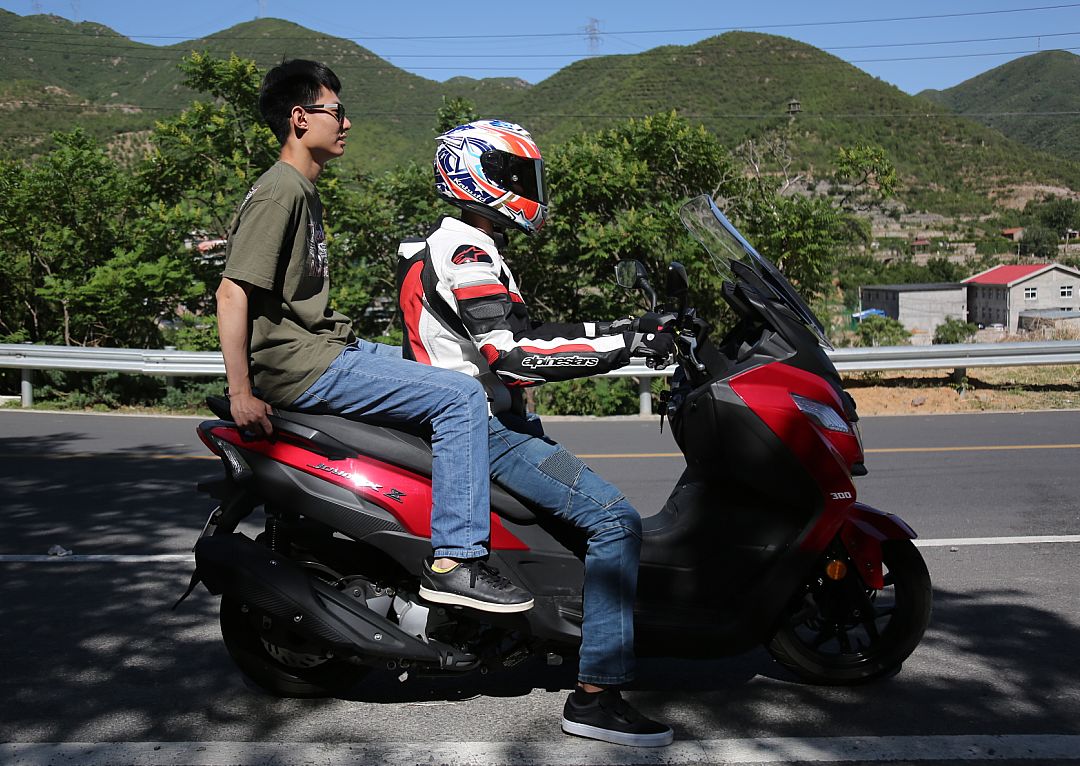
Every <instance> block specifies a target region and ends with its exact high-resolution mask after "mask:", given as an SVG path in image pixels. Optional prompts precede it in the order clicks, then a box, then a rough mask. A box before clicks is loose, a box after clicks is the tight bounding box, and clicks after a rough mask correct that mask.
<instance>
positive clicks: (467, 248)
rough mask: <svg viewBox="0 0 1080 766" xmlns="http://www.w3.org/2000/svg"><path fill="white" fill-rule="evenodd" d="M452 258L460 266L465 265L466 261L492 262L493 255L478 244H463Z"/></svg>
mask: <svg viewBox="0 0 1080 766" xmlns="http://www.w3.org/2000/svg"><path fill="white" fill-rule="evenodd" d="M450 260H451V261H453V262H454V263H455V264H456V265H458V266H464V265H465V264H466V263H491V256H490V255H488V254H487V253H486V252H484V251H483V250H481V249H480V248H479V247H477V246H476V245H462V246H461V247H459V248H458V249H457V250H455V251H454V254H453V255H452V256H450Z"/></svg>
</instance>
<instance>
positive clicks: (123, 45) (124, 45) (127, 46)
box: [0, 30, 1080, 61]
mask: <svg viewBox="0 0 1080 766" xmlns="http://www.w3.org/2000/svg"><path fill="white" fill-rule="evenodd" d="M5 35H39V36H44V37H46V38H47V37H49V36H50V33H46V32H17V31H13V30H0V39H2V38H3V37H4V36H5ZM1078 35H1080V31H1078V32H1047V33H1040V34H1030V35H1009V36H1004V37H971V38H962V39H957V40H927V41H919V42H914V41H912V42H890V43H863V44H860V45H838V46H830V47H824V48H819V49H818V50H822V51H825V52H830V51H842V50H867V49H877V48H912V47H921V46H932V45H967V44H971V43H987V42H1007V41H1013V40H1036V39H1041V38H1044V37H1075V36H1078ZM217 39H221V38H217ZM245 39H248V38H245ZM260 39H264V38H260ZM275 39H288V38H275ZM296 39H299V38H296ZM317 39H320V40H336V39H343V38H332V37H322V38H317ZM23 42H24V43H31V44H34V43H38V44H40V43H42V42H44V43H45V44H48V42H49V41H48V40H44V41H39V40H25V41H23ZM64 48H65V51H66V50H68V49H70V48H91V49H93V50H94V51H101V52H102V55H107V53H106V51H108V50H109V49H112V48H115V49H116V50H118V51H124V50H134V51H140V52H144V53H160V54H161V55H162V57H168V56H171V55H173V54H174V53H175V52H176V50H177V49H178V48H179V46H170V47H168V48H155V47H154V46H152V45H143V44H140V43H137V42H134V41H130V40H124V41H120V40H116V41H111V40H110V41H94V42H90V41H85V42H70V43H64ZM46 52H48V51H46ZM643 52H644V53H653V54H654V55H660V56H671V55H685V56H695V57H696V56H697V55H699V54H697V53H690V52H687V53H682V54H672V53H670V52H663V53H657V52H655V51H643ZM770 53H771V52H770V51H759V50H753V51H745V52H743V53H742V54H741V55H743V56H765V55H770ZM372 55H377V56H378V57H379V58H381V59H383V60H387V61H389V60H391V59H425V58H439V59H443V58H448V57H450V56H453V57H454V58H455V59H458V60H460V59H462V58H466V59H467V58H470V57H469V56H467V55H466V56H464V57H463V56H462V55H461V54H460V52H453V53H388V54H374V53H373V54H372ZM492 55H498V56H499V58H510V59H541V58H574V59H590V58H607V57H615V56H618V55H622V56H625V55H637V54H604V53H586V54H579V53H498V54H492V53H491V52H490V51H486V50H485V52H484V53H482V54H476V56H475V57H474V58H483V59H485V60H489V59H490V58H491V56H492Z"/></svg>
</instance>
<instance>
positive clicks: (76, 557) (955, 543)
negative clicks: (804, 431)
mask: <svg viewBox="0 0 1080 766" xmlns="http://www.w3.org/2000/svg"><path fill="white" fill-rule="evenodd" d="M914 542H915V546H916V547H918V548H950V547H957V548H959V547H962V546H966V545H1042V544H1045V543H1080V535H1032V536H1029V537H952V538H943V539H938V540H915V541H914ZM67 561H70V562H80V563H103V564H156V563H171V562H186V563H194V562H195V555H194V554H192V553H158V554H149V555H141V554H128V553H116V554H108V553H100V554H89V553H88V554H72V555H70V556H49V555H45V554H20V553H10V554H0V564H41V563H50V562H67Z"/></svg>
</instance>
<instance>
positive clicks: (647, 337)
mask: <svg viewBox="0 0 1080 766" xmlns="http://www.w3.org/2000/svg"><path fill="white" fill-rule="evenodd" d="M627 346H628V348H629V349H630V356H644V357H655V358H657V359H665V360H666V359H668V358H669V357H671V356H672V355H674V353H675V336H674V335H672V334H671V333H669V332H645V333H634V334H633V335H632V336H631V338H630V339H629V342H628V344H627Z"/></svg>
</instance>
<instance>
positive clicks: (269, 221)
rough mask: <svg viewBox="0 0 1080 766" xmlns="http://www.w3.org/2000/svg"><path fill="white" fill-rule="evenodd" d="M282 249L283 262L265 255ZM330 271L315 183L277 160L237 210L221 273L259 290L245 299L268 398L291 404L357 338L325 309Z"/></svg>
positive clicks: (256, 365) (257, 374)
mask: <svg viewBox="0 0 1080 766" xmlns="http://www.w3.org/2000/svg"><path fill="white" fill-rule="evenodd" d="M279 248H281V249H282V251H283V252H281V256H283V257H282V258H281V260H279V261H277V262H275V261H274V260H273V259H270V258H266V257H264V256H263V254H264V253H267V252H277V251H278V249H279ZM327 266H328V264H327V253H326V237H325V235H324V233H323V226H322V205H321V203H320V202H319V196H318V194H317V193H316V191H315V185H314V184H313V183H312V182H311V181H310V180H308V179H307V178H305V177H304V176H303V175H301V173H300V171H299V170H297V169H296V168H295V167H293V166H292V165H290V164H289V163H288V162H278V163H276V164H275V165H274V166H273V167H272V168H270V169H269V170H268V171H266V172H265V173H263V175H262V177H261V178H259V180H258V182H256V184H255V186H253V187H252V189H251V191H250V192H249V193H248V196H247V197H246V198H245V199H244V202H243V203H242V204H241V205H240V210H239V211H238V213H237V215H236V218H235V219H234V220H233V224H232V227H231V229H230V231H229V246H228V250H227V251H226V266H225V272H224V275H225V277H227V278H229V279H231V280H233V281H236V282H246V283H248V284H250V285H253V286H255V287H259V288H262V289H260V290H255V291H253V292H252V293H251V294H250V295H249V299H248V314H249V316H250V318H251V372H252V374H253V375H254V378H255V385H256V386H257V387H258V388H259V389H261V391H262V394H263V395H264V396H265V397H266V398H267V399H269V400H270V401H275V402H286V403H288V402H294V401H296V399H297V398H298V397H299V396H300V394H302V393H304V392H305V391H307V390H308V388H309V387H310V386H311V384H312V383H314V382H315V381H316V380H317V379H318V378H319V376H320V375H322V373H323V372H324V371H325V370H326V368H327V367H329V366H330V363H331V362H332V361H334V359H336V358H337V357H338V355H339V354H340V353H341V352H342V351H343V350H344V348H345V346H346V345H347V344H349V343H352V342H353V341H355V340H356V338H355V337H354V336H353V333H352V327H351V326H350V323H349V319H348V318H347V317H345V316H343V315H341V314H339V313H337V312H334V311H331V310H329V309H328V299H329V292H330V280H329V279H328V276H329V275H328V273H327ZM279 284H280V291H279V288H278V286H279ZM230 390H232V389H230Z"/></svg>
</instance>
